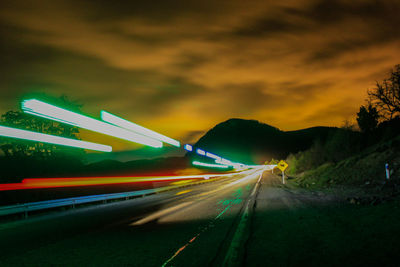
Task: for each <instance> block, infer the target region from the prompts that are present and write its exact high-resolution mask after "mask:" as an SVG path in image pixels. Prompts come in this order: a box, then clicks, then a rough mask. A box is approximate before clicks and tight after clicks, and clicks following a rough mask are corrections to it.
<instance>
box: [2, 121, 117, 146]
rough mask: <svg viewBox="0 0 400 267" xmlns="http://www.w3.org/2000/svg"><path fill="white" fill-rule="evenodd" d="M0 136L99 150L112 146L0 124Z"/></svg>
mask: <svg viewBox="0 0 400 267" xmlns="http://www.w3.org/2000/svg"><path fill="white" fill-rule="evenodd" d="M0 136H4V137H10V138H16V139H24V140H28V141H37V142H42V143H48V144H54V145H61V146H68V147H76V148H84V149H90V150H95V151H101V152H111V151H112V147H111V146H107V145H101V144H97V143H92V142H87V141H81V140H75V139H70V138H65V137H60V136H54V135H50V134H43V133H37V132H32V131H26V130H21V129H16V128H11V127H5V126H0Z"/></svg>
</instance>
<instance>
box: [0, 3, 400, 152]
mask: <svg viewBox="0 0 400 267" xmlns="http://www.w3.org/2000/svg"><path fill="white" fill-rule="evenodd" d="M126 2H128V1H106V0H101V1H99V0H97V1H58V0H57V1H56V0H49V1H42V0H35V1H14V0H12V1H11V0H10V1H7V0H3V1H1V3H0V33H1V38H0V49H1V75H0V112H1V113H3V112H5V111H7V110H10V109H16V108H17V107H18V101H19V100H20V99H21V98H23V97H24V95H26V94H29V93H32V92H39V93H40V92H42V93H46V94H48V95H50V96H54V97H59V96H60V95H63V94H64V95H67V96H68V97H69V98H70V99H73V100H76V101H78V102H80V103H82V104H83V105H84V106H83V112H85V113H86V114H89V115H92V116H99V111H100V110H101V109H105V110H107V111H109V112H111V113H115V114H118V115H120V116H122V117H124V118H126V119H129V120H132V121H134V122H136V123H138V124H141V125H144V126H146V127H149V128H151V129H153V130H156V131H159V132H161V133H164V134H166V135H168V136H170V137H172V138H176V139H178V140H180V141H182V142H193V141H196V140H197V138H198V137H199V135H201V134H202V133H203V132H204V131H206V130H208V129H209V128H211V127H213V126H214V125H215V124H217V123H219V122H221V121H224V120H227V119H229V118H232V117H238V118H244V119H256V120H259V121H262V122H265V123H268V124H271V125H274V126H276V127H278V128H280V129H282V130H295V129H300V128H306V127H311V126H316V125H324V126H339V125H341V124H342V123H343V121H344V120H346V119H351V118H352V117H354V114H355V112H356V111H357V110H358V108H359V106H360V105H361V104H363V103H364V100H365V98H366V90H367V89H368V88H371V87H373V86H374V83H375V81H377V80H382V79H383V78H384V77H385V76H386V75H387V72H388V71H389V70H390V69H391V68H392V67H393V66H394V65H395V64H398V63H400V27H399V25H400V16H399V14H400V1H398V0H379V1H378V0H376V1H369V0H352V1H347V0H346V1H340V0H329V1H327V0H297V1H295V0H293V1H241V0H227V1H222V0H218V1H215V0H212V1H208V0H201V1H192V0H185V1H177V0H176V1H169V0H161V1H129V2H130V3H129V4H126ZM282 2H283V3H282ZM99 138H100V137H97V136H94V137H93V138H92V139H91V140H92V141H93V140H95V141H96V140H100V139H101V138H100V139H99ZM114 146H115V148H116V149H117V150H121V149H128V148H127V145H126V144H124V143H121V142H119V143H118V142H116V143H115V144H114Z"/></svg>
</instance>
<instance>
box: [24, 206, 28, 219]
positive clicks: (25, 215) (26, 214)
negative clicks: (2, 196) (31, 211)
mask: <svg viewBox="0 0 400 267" xmlns="http://www.w3.org/2000/svg"><path fill="white" fill-rule="evenodd" d="M27 218H28V208H27V206H24V219H27Z"/></svg>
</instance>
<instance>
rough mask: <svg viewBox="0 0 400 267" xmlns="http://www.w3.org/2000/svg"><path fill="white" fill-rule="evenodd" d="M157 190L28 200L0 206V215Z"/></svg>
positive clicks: (105, 199)
mask: <svg viewBox="0 0 400 267" xmlns="http://www.w3.org/2000/svg"><path fill="white" fill-rule="evenodd" d="M159 191H160V190H156V189H146V190H140V191H132V192H124V193H112V194H101V195H91V196H83V197H72V198H63V199H55V200H46V201H38V202H30V203H25V204H16V205H11V206H4V207H0V216H6V215H12V214H18V213H24V214H25V217H27V216H28V212H30V211H36V210H44V209H50V208H57V207H64V206H75V205H79V204H84V203H90V202H98V201H107V200H113V199H122V198H126V199H127V198H130V197H137V196H145V195H151V194H154V193H157V192H159Z"/></svg>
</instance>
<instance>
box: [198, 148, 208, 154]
mask: <svg viewBox="0 0 400 267" xmlns="http://www.w3.org/2000/svg"><path fill="white" fill-rule="evenodd" d="M196 153H197V154H199V155H202V156H205V155H206V152H205V151H204V150H202V149H200V148H198V149H196Z"/></svg>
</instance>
